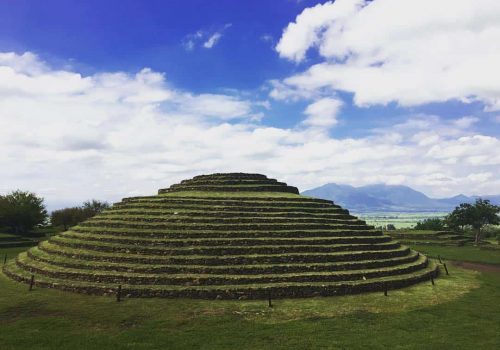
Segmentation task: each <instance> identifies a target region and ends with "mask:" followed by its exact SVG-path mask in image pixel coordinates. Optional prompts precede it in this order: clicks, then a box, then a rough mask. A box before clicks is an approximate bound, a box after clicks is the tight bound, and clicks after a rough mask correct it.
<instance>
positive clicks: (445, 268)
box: [443, 264, 449, 275]
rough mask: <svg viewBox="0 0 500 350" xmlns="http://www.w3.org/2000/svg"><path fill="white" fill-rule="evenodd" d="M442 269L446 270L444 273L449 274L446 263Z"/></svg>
mask: <svg viewBox="0 0 500 350" xmlns="http://www.w3.org/2000/svg"><path fill="white" fill-rule="evenodd" d="M443 267H444V270H445V271H446V274H447V275H449V272H448V268H447V267H446V264H443Z"/></svg>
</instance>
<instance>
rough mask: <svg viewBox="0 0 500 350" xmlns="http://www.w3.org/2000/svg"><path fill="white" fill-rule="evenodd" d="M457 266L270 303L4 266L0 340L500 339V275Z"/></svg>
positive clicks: (308, 345)
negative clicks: (30, 273) (365, 288)
mask: <svg viewBox="0 0 500 350" xmlns="http://www.w3.org/2000/svg"><path fill="white" fill-rule="evenodd" d="M425 248H428V247H425ZM432 248H434V247H432ZM457 249H464V248H463V247H462V248H457ZM497 254H498V253H497ZM442 255H444V254H442ZM2 262H3V261H2ZM450 273H451V274H450V276H444V275H442V276H441V277H440V278H438V279H437V280H436V285H435V286H434V287H433V286H431V284H430V283H423V284H419V285H417V286H413V287H410V288H406V289H403V290H397V291H389V296H388V297H384V296H383V293H371V294H363V295H353V296H346V297H331V298H310V299H288V300H276V301H274V307H273V308H268V307H267V302H266V301H206V300H189V299H129V300H124V301H123V302H121V303H117V302H116V301H115V300H114V299H113V298H110V297H93V296H85V295H78V294H73V293H65V292H61V291H56V290H49V289H41V288H36V289H35V290H34V291H32V292H28V291H27V289H28V287H27V286H26V285H23V284H19V283H16V282H13V281H11V280H10V279H7V278H6V277H5V276H4V275H3V274H0V344H1V349H2V350H8V349H217V350H222V349H236V348H237V349H271V348H273V349H287V350H288V349H367V348H370V349H386V348H394V349H471V348H477V349H498V348H500V332H498V329H499V327H500V303H499V302H498V300H499V298H500V275H499V274H493V273H479V272H473V271H469V270H463V269H460V268H456V267H452V268H451V269H450Z"/></svg>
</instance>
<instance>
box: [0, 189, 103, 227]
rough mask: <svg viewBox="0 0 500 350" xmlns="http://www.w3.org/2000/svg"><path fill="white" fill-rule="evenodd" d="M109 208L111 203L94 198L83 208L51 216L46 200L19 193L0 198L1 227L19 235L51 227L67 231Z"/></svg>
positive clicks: (76, 207)
mask: <svg viewBox="0 0 500 350" xmlns="http://www.w3.org/2000/svg"><path fill="white" fill-rule="evenodd" d="M109 207H110V205H109V203H107V202H103V201H98V200H95V199H92V200H89V201H86V202H84V203H83V204H82V205H81V206H75V207H70V208H64V209H59V210H54V211H53V212H52V213H50V215H49V213H48V212H47V209H46V207H45V203H44V199H43V198H42V197H39V196H37V195H36V194H35V193H32V192H28V191H20V190H17V191H13V192H11V193H9V194H6V195H0V227H4V228H6V229H8V230H10V231H11V232H12V233H15V234H18V235H23V234H27V233H29V232H31V231H33V230H34V229H35V228H36V227H41V226H48V225H52V226H57V227H62V228H63V229H64V230H65V231H66V230H67V229H68V228H69V227H71V226H74V225H77V224H78V223H80V222H82V221H84V220H87V219H89V218H91V217H92V216H94V215H96V214H98V213H100V212H101V211H103V210H104V209H107V208H109Z"/></svg>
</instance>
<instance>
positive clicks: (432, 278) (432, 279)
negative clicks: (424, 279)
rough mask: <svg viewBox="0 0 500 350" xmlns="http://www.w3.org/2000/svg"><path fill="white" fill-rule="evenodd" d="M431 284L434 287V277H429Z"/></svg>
mask: <svg viewBox="0 0 500 350" xmlns="http://www.w3.org/2000/svg"><path fill="white" fill-rule="evenodd" d="M431 283H432V285H434V276H432V275H431Z"/></svg>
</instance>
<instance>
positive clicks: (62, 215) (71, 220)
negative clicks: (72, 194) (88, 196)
mask: <svg viewBox="0 0 500 350" xmlns="http://www.w3.org/2000/svg"><path fill="white" fill-rule="evenodd" d="M109 206H110V205H109V204H108V203H107V202H101V201H98V200H95V199H92V200H90V201H86V202H84V203H83V205H82V206H81V207H71V208H64V209H59V210H55V211H53V212H52V213H51V215H50V222H51V223H52V225H54V226H63V227H64V230H65V231H66V230H67V229H68V228H69V227H71V226H75V225H77V224H79V223H80V222H82V221H85V220H87V219H90V218H91V217H93V216H95V215H97V214H99V213H100V212H102V211H103V210H104V209H107V208H109Z"/></svg>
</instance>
